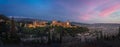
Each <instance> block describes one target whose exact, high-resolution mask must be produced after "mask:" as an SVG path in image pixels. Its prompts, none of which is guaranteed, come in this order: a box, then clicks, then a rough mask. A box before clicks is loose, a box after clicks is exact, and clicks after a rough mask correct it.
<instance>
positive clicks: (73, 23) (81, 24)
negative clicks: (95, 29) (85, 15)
mask: <svg viewBox="0 0 120 47" xmlns="http://www.w3.org/2000/svg"><path fill="white" fill-rule="evenodd" d="M70 23H71V24H72V25H76V26H89V25H90V24H87V23H79V22H70Z"/></svg>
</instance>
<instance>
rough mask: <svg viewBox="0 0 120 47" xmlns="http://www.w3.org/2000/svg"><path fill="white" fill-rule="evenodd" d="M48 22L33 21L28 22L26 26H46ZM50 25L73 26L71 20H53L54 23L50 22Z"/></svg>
mask: <svg viewBox="0 0 120 47" xmlns="http://www.w3.org/2000/svg"><path fill="white" fill-rule="evenodd" d="M47 23H48V22H45V21H42V22H39V21H34V22H33V23H30V24H27V25H26V27H29V28H36V27H45V26H47ZM50 26H62V27H72V26H71V24H70V22H69V21H67V22H58V21H56V20H53V21H52V23H51V24H50Z"/></svg>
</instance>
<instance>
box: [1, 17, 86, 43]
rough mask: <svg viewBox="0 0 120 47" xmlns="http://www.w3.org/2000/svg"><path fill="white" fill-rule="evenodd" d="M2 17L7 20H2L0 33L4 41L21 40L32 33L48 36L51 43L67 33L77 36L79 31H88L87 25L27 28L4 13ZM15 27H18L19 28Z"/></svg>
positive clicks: (59, 40) (35, 35)
mask: <svg viewBox="0 0 120 47" xmlns="http://www.w3.org/2000/svg"><path fill="white" fill-rule="evenodd" d="M0 19H3V20H5V22H0V34H1V35H0V37H1V40H2V41H3V42H7V43H8V42H10V43H11V42H14V43H15V42H19V41H20V38H28V36H30V35H33V37H35V38H37V37H41V38H43V36H46V37H47V38H48V43H51V42H53V41H57V42H62V38H63V37H64V36H66V35H69V36H75V35H76V34H78V33H83V32H86V31H88V28H86V27H69V28H65V27H62V26H47V27H37V28H27V27H24V24H22V25H20V23H17V22H15V21H13V20H12V21H11V20H9V18H7V17H5V16H4V15H0ZM7 21H10V22H7ZM11 23H12V24H11ZM13 24H14V25H13ZM48 24H50V23H48ZM11 27H12V28H11ZM15 28H17V30H16V29H15ZM42 41H43V40H41V41H40V42H41V43H43V42H42Z"/></svg>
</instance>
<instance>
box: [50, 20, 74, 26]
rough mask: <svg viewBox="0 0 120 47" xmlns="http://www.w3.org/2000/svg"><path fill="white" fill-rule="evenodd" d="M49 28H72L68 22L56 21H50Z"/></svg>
mask: <svg viewBox="0 0 120 47" xmlns="http://www.w3.org/2000/svg"><path fill="white" fill-rule="evenodd" d="M51 26H63V27H72V26H71V24H70V22H69V21H67V22H58V21H56V20H53V21H52V23H51Z"/></svg>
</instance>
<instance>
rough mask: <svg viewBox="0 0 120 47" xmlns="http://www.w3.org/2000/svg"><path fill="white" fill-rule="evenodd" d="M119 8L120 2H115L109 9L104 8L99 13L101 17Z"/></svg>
mask: <svg viewBox="0 0 120 47" xmlns="http://www.w3.org/2000/svg"><path fill="white" fill-rule="evenodd" d="M118 9H120V4H119V3H118V4H115V5H113V6H110V7H109V8H107V9H104V10H103V11H102V12H101V13H100V14H99V15H100V16H101V17H107V16H109V15H110V14H112V13H114V12H115V11H117V10H118Z"/></svg>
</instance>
